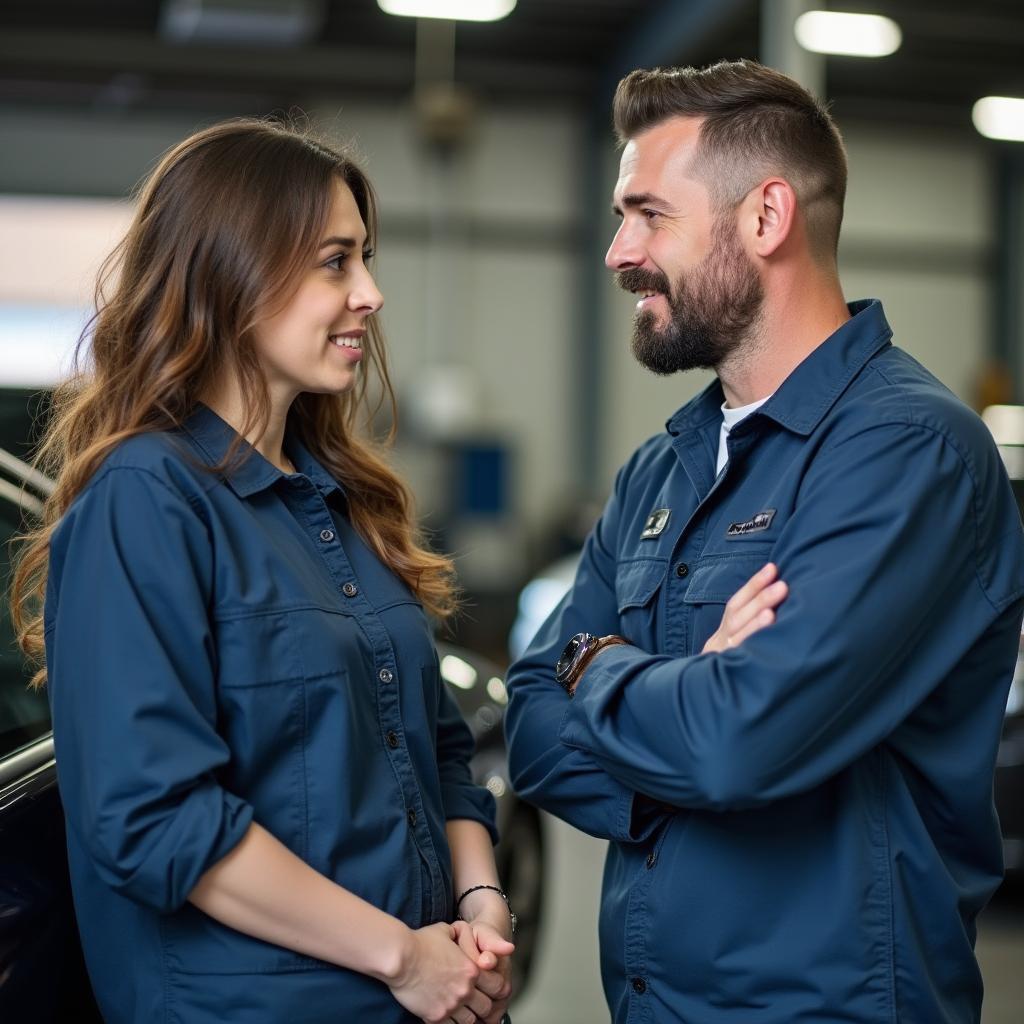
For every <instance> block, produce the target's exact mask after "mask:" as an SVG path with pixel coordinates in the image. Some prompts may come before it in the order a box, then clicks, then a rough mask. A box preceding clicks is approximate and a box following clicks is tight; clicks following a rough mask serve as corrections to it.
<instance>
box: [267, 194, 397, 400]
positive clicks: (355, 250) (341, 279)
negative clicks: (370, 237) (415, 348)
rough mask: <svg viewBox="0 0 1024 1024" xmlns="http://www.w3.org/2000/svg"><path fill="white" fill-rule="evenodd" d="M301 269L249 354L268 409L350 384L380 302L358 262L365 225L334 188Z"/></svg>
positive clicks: (337, 390)
mask: <svg viewBox="0 0 1024 1024" xmlns="http://www.w3.org/2000/svg"><path fill="white" fill-rule="evenodd" d="M333 195H334V198H333V200H332V202H331V211H330V215H329V216H328V218H327V224H326V226H325V228H324V232H323V236H322V238H321V239H320V246H319V249H318V250H317V252H315V253H313V254H312V256H311V258H310V266H309V270H308V271H307V272H306V275H305V277H304V278H302V281H301V283H300V285H299V287H298V290H297V291H296V292H295V294H294V295H293V296H292V297H291V298H290V299H289V300H288V304H287V305H286V306H285V307H284V308H283V309H282V310H280V311H279V312H277V313H275V314H274V315H273V316H272V317H268V318H267V319H266V320H263V321H261V323H260V324H259V326H258V327H257V329H256V340H255V344H256V354H257V356H258V357H259V360H260V363H261V366H262V368H263V372H264V374H265V376H266V379H267V384H268V386H269V388H270V396H271V401H272V403H273V404H274V405H275V406H278V407H282V406H283V407H284V408H287V406H288V405H290V404H291V402H292V400H293V399H294V398H295V397H296V396H297V395H298V394H300V393H301V392H304V391H309V392H314V393H316V394H339V393H341V392H343V391H347V390H348V389H349V388H351V387H352V385H353V384H354V383H355V380H356V371H357V368H358V366H359V361H360V360H361V359H362V358H363V349H362V345H363V339H364V337H365V336H366V318H367V317H368V316H369V315H370V314H371V313H376V312H377V310H378V309H380V308H381V306H382V305H383V304H384V299H383V297H382V296H381V294H380V292H379V291H378V290H377V286H376V284H374V281H373V278H372V277H371V276H370V272H369V270H368V269H367V268H366V265H365V263H364V262H363V260H364V258H365V257H366V255H367V254H366V253H365V252H364V246H365V245H366V227H365V225H364V224H363V219H362V217H361V216H360V214H359V208H358V207H357V206H356V201H355V199H354V198H353V196H352V192H351V190H350V189H349V187H348V186H347V185H346V184H345V183H344V182H342V181H341V180H336V181H335V184H334V193H333Z"/></svg>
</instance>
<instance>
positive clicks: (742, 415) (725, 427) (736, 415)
mask: <svg viewBox="0 0 1024 1024" xmlns="http://www.w3.org/2000/svg"><path fill="white" fill-rule="evenodd" d="M771 397H772V396H771V395H767V396H766V397H764V398H759V399H758V400H757V401H756V402H751V403H750V405H741V406H740V407H739V408H738V409H730V408H729V406H728V405H726V403H725V402H723V403H722V429H721V431H720V432H719V434H718V464H717V465H716V466H715V476H718V474H719V473H721V472H722V470H723V469H724V468H725V464H726V463H727V462H728V461H729V449H728V448H727V447H726V443H725V442H726V438H727V437H728V436H729V431H730V430H732V428H733V427H735V426H736V424H737V423H739V421H740V420H744V419H746V418H747V417H748V416H749V415H750V414H751V413H752V412H753V411H754V410H755V409H760V408H761V406H762V405H764V403H765V402H767V401H768V399H769V398H771Z"/></svg>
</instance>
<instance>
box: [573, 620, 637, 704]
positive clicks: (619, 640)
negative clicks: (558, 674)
mask: <svg viewBox="0 0 1024 1024" xmlns="http://www.w3.org/2000/svg"><path fill="white" fill-rule="evenodd" d="M628 643H629V641H628V640H627V639H626V638H625V637H624V636H619V635H618V633H610V634H609V635H608V636H599V637H598V638H597V639H596V640H595V641H594V642H593V644H591V646H590V649H589V650H588V651H587V653H586V654H585V655H584V656H583V658H582V659H581V660H580V662H579V664H578V665H576V666H575V667H576V671H575V672H574V673H573V677H572V679H570V680H569V685H568V686H567V687H566V690H567V691H568V693H569V696H570V697H571V696H572V695H573V693H575V692H576V687H577V686H578V685H579V681H580V680H581V679H582V678H583V673H584V672H586V670H587V667H588V666H589V665H590V663H591V662H592V661H593V660H594V658H595V657H596V656H597V654H598V653H599V652H600V651H603V650H604V649H605V648H606V647H615V646H617V645H618V644H628Z"/></svg>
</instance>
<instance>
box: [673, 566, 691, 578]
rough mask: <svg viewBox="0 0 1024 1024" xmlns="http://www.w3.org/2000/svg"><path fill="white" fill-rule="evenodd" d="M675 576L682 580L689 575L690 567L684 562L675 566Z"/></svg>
mask: <svg viewBox="0 0 1024 1024" xmlns="http://www.w3.org/2000/svg"><path fill="white" fill-rule="evenodd" d="M676 575H677V576H678V577H679V578H680V579H682V578H683V577H684V576H689V575H690V567H689V566H688V565H687V564H686V563H685V562H680V563H679V564H678V565H677V566H676Z"/></svg>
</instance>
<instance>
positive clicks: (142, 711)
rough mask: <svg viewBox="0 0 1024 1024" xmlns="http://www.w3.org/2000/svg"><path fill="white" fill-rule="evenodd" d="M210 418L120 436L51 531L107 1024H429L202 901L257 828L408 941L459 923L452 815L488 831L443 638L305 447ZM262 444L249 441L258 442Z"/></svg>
mask: <svg viewBox="0 0 1024 1024" xmlns="http://www.w3.org/2000/svg"><path fill="white" fill-rule="evenodd" d="M234 437H235V434H234V432H233V431H232V430H231V428H230V427H228V426H227V425H226V424H225V423H224V422H223V421H222V420H220V419H219V418H218V417H217V416H216V415H215V414H214V413H213V412H211V411H210V410H209V409H207V408H206V407H205V406H201V407H199V409H198V411H197V412H196V413H195V414H194V415H193V416H192V417H190V419H189V420H188V421H187V423H186V429H184V430H182V431H180V432H159V433H157V432H154V433H147V434H142V435H139V436H136V437H133V438H131V439H129V440H127V441H125V442H123V443H122V444H120V445H119V446H118V447H117V448H116V449H115V450H114V451H113V452H112V453H111V455H110V456H109V457H108V458H107V459H106V460H105V461H104V463H103V464H102V466H101V467H100V469H99V470H98V471H97V472H96V474H95V475H94V476H93V478H92V479H91V480H90V481H89V483H88V485H87V486H86V488H85V489H84V490H83V491H82V493H81V494H80V495H79V496H78V497H77V498H76V499H75V501H74V503H73V504H72V506H71V507H70V509H69V510H68V512H67V513H66V514H65V516H64V518H63V520H62V521H61V523H60V524H59V526H58V527H57V530H56V531H55V533H54V535H53V540H52V544H51V549H50V573H49V588H48V592H47V597H46V613H45V623H46V626H45V628H46V654H47V665H48V670H49V691H50V698H51V704H52V707H53V729H54V742H55V745H56V755H57V770H58V776H59V782H60V791H61V796H62V799H63V802H64V808H65V813H66V816H67V821H68V852H69V861H70V867H71V879H72V886H73V890H74V896H75V906H76V910H77V915H78V922H79V927H80V930H81V935H82V944H83V947H84V949H85V956H86V961H87V964H88V967H89V972H90V975H91V977H92V980H93V985H94V988H95V991H96V995H97V998H98V1000H99V1004H100V1008H101V1010H102V1012H103V1015H104V1018H105V1019H106V1020H107V1022H108V1024H122V1022H123V1024H129V1022H131V1024H140V1022H150V1021H152V1022H157V1021H159V1022H161V1024H170V1022H175V1024H178V1022H180V1024H207V1022H209V1024H213V1022H217V1024H223V1022H224V1021H230V1022H231V1024H257V1022H259V1024H270V1022H274V1024H277V1022H284V1021H287V1022H288V1024H326V1022H331V1024H336V1022H338V1021H347V1020H352V1021H355V1020H363V1021H374V1022H386V1024H391V1022H395V1024H397V1022H403V1024H404V1022H407V1021H413V1020H414V1019H415V1018H413V1017H411V1016H410V1015H408V1014H407V1013H406V1012H405V1011H404V1010H402V1008H401V1007H400V1006H399V1004H398V1003H397V1002H395V1000H394V999H393V998H392V996H391V994H390V992H389V991H388V989H387V987H386V986H385V985H383V984H382V983H380V982H378V981H375V980H374V979H372V978H369V977H367V976H365V975H361V974H357V973H355V972H352V971H348V970H344V969H341V968H338V967H335V966H333V965H330V964H326V963H322V962H320V961H318V960H314V959H311V958H309V957H305V956H301V955H299V954H297V953H294V952H291V951H289V950H287V949H282V948H279V947H277V946H274V945H272V944H270V943H266V942H261V941H259V940H257V939H254V938H250V937H248V936H245V935H242V934H240V933H239V932H236V931H233V930H232V929H230V928H227V927H225V926H224V925H222V924H219V923H218V922H217V921H215V920H214V919H213V918H211V917H208V916H207V915H206V914H204V913H203V912H202V911H200V910H199V909H197V908H196V907H194V906H193V905H192V904H191V903H188V902H187V897H188V894H189V893H190V892H191V891H192V889H193V887H194V886H195V884H196V882H198V880H199V878H200V876H201V875H202V874H203V873H204V872H205V871H206V870H207V869H208V868H209V867H211V866H212V865H213V864H215V863H216V862H217V861H218V860H220V859H221V858H222V857H224V855H225V854H227V853H228V852H229V851H230V850H231V849H232V848H233V847H234V846H235V844H236V843H237V842H238V841H239V840H240V839H241V838H242V836H243V834H244V833H245V831H246V830H247V829H248V827H249V825H250V823H251V822H253V821H255V822H258V823H259V824H260V825H262V826H263V827H264V828H266V829H267V830H269V831H270V832H272V833H273V834H274V835H275V836H276V837H277V838H278V839H279V840H281V841H282V842H283V843H284V844H285V845H286V846H287V847H288V848H289V849H290V850H291V851H292V852H294V853H295V854H297V855H298V856H299V857H301V858H302V859H303V860H304V861H305V862H306V863H307V864H310V865H311V866H312V867H313V868H315V869H316V870H317V871H319V872H320V873H321V874H323V875H326V876H327V877H328V878H330V879H333V880H334V881H335V882H337V883H338V884H339V885H342V886H345V887H346V888H347V889H349V890H351V891H352V892H354V893H356V894H357V895H358V896H361V897H362V898H363V899H365V900H368V901H369V902H370V903H372V904H374V905H375V906H377V907H379V908H380V909H382V910H384V911H386V912H387V913H389V914H392V915H394V916H395V917H397V918H399V919H401V920H402V921H404V922H405V923H406V924H408V925H409V926H410V927H412V928H417V927H420V926H421V925H426V924H430V923H432V922H436V921H441V920H451V918H452V916H453V907H452V902H453V900H452V888H451V885H452V882H451V860H450V855H449V851H448V846H447V841H446V838H445V822H446V820H447V819H452V818H469V819H473V820H476V821H479V822H481V823H482V824H484V825H485V826H486V827H488V828H489V829H491V830H492V833H493V827H494V826H493V820H494V807H493V799H492V797H491V796H490V794H489V793H487V791H486V790H483V789H480V788H478V787H477V786H475V785H474V784H473V783H472V780H471V777H470V768H469V760H470V757H471V755H472V752H473V741H472V737H471V735H470V732H469V730H468V728H467V726H466V725H465V723H464V722H463V721H462V719H461V717H460V715H459V712H458V710H457V708H456V707H455V704H454V702H453V700H452V698H451V695H450V694H449V693H448V692H447V690H446V688H445V686H444V685H443V684H442V682H441V679H440V676H439V671H438V662H437V656H436V653H435V649H434V645H433V642H432V638H431V630H430V626H429V623H428V620H427V618H426V616H425V614H424V611H423V609H422V607H421V605H420V604H419V603H418V602H417V600H416V598H415V597H414V596H413V594H412V593H411V592H410V591H409V589H408V588H407V587H406V585H405V584H404V583H403V582H402V581H401V580H399V579H398V578H397V577H396V576H395V575H394V574H392V573H391V572H390V570H388V569H387V568H386V567H385V566H384V565H383V564H382V563H381V562H380V561H379V559H378V558H377V557H376V556H375V555H374V554H373V553H372V552H371V551H370V550H369V548H368V547H367V545H366V544H364V543H363V541H362V540H361V539H360V537H359V536H358V535H357V534H356V532H355V531H354V530H353V528H352V526H351V524H350V521H349V518H348V515H347V511H346V498H345V495H344V493H343V491H342V489H341V487H339V485H338V484H337V482H336V481H335V480H333V479H332V478H331V477H330V476H329V475H328V473H327V472H326V471H325V470H324V469H323V468H322V467H321V466H320V465H319V464H318V463H317V462H316V460H315V459H314V458H313V457H312V456H311V455H310V454H309V452H308V451H306V450H305V449H304V448H303V447H302V446H301V445H300V444H298V443H297V442H296V441H295V440H294V439H293V438H288V439H286V444H285V451H286V454H287V455H288V456H289V458H290V459H291V461H292V462H293V464H294V465H295V467H296V470H297V472H296V473H295V474H293V475H285V474H283V473H281V472H280V471H279V470H278V469H276V468H275V467H274V466H272V465H271V464H270V463H269V462H267V461H266V460H264V459H263V458H262V457H261V456H260V455H259V454H258V453H256V452H255V451H250V452H249V454H248V457H247V458H246V459H245V461H243V462H242V463H241V464H240V465H237V466H234V467H233V468H232V469H231V470H230V471H229V472H228V473H227V474H226V475H225V476H221V475H217V474H213V473H210V472H209V470H208V468H207V467H208V466H210V465H216V464H218V463H219V462H220V461H221V460H222V458H223V456H224V455H225V453H226V452H227V450H228V447H229V445H230V443H231V441H232V440H233V439H234ZM245 447H247V446H245Z"/></svg>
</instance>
